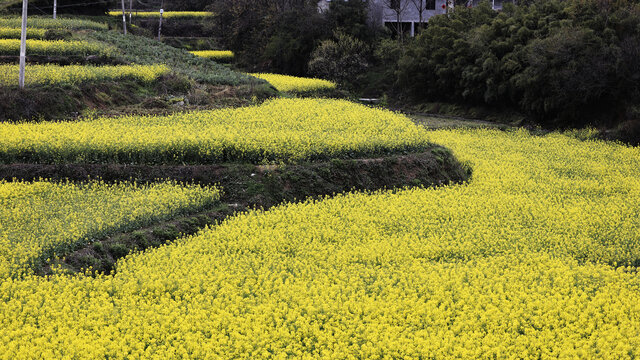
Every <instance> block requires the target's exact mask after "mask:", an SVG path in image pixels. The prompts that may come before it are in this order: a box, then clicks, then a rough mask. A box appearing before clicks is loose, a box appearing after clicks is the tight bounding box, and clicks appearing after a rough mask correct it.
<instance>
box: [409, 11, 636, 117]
mask: <svg viewBox="0 0 640 360" xmlns="http://www.w3.org/2000/svg"><path fill="white" fill-rule="evenodd" d="M639 39H640V6H639V5H637V4H635V3H632V2H629V1H625V0H620V1H616V2H613V1H611V2H609V1H600V0H567V1H560V0H539V1H535V2H533V3H531V4H530V5H525V6H517V7H516V6H513V5H510V4H505V7H504V10H503V11H502V12H495V11H493V10H491V8H490V6H489V5H488V3H484V4H481V5H480V6H478V7H475V8H471V9H466V8H458V9H456V11H455V12H453V13H452V14H451V15H450V16H437V17H434V18H432V19H431V20H430V22H429V26H428V27H427V29H426V30H425V31H423V32H422V34H420V35H419V36H418V37H417V38H416V39H415V41H413V42H411V43H409V44H408V45H407V47H406V52H405V55H404V56H403V57H402V58H401V60H400V61H399V63H398V77H397V80H398V85H399V87H400V88H402V89H405V90H406V91H407V92H408V93H409V94H411V95H413V96H414V97H415V98H417V99H420V100H423V101H424V100H429V101H432V100H444V101H450V102H465V103H469V104H480V105H491V106H500V107H511V108H517V109H519V110H521V111H523V112H525V113H526V114H528V115H529V116H530V117H531V118H532V119H533V120H535V121H536V122H538V123H541V124H543V125H546V126H553V127H568V126H584V125H587V124H593V125H612V124H613V123H615V122H618V121H621V120H623V118H624V114H625V109H626V107H628V106H629V105H630V104H633V103H634V102H637V101H638V99H640V96H639V80H640V66H639V64H640V60H639V56H638V55H639V51H640V50H639V45H640V40H639Z"/></svg>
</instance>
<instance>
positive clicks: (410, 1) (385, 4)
mask: <svg viewBox="0 0 640 360" xmlns="http://www.w3.org/2000/svg"><path fill="white" fill-rule="evenodd" d="M331 1H341V0H320V1H319V2H318V9H319V10H320V11H327V10H328V9H329V5H330V4H331ZM342 1H349V0H342ZM353 1H357V0H353ZM363 1H366V0H363ZM489 1H490V4H492V6H493V8H494V10H500V9H502V3H503V0H489ZM504 1H505V2H506V1H512V0H504ZM368 2H369V14H370V16H371V21H372V22H373V23H375V24H379V25H384V26H388V27H391V28H393V29H399V28H402V29H403V31H404V32H407V33H409V34H410V35H411V36H414V35H415V33H416V27H417V26H419V25H420V22H422V23H426V22H428V21H429V18H431V17H432V16H435V15H441V14H446V13H447V11H451V10H452V9H453V6H454V0H368ZM479 2H480V0H469V1H468V2H467V3H466V6H475V5H477V4H478V3H479ZM447 6H448V7H449V9H447ZM421 10H422V17H421V16H420V15H421V14H420V12H421ZM398 23H400V24H401V25H400V26H398Z"/></svg>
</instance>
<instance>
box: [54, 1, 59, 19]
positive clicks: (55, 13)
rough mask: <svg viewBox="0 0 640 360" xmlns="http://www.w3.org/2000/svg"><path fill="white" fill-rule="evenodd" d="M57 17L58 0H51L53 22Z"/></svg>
mask: <svg viewBox="0 0 640 360" xmlns="http://www.w3.org/2000/svg"><path fill="white" fill-rule="evenodd" d="M57 15H58V0H53V19H54V20H55V19H56V17H57Z"/></svg>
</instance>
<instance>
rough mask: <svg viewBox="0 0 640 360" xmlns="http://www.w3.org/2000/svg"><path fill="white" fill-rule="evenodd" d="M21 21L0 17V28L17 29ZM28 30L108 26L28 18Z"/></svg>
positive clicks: (66, 20)
mask: <svg viewBox="0 0 640 360" xmlns="http://www.w3.org/2000/svg"><path fill="white" fill-rule="evenodd" d="M21 22H22V19H21V18H20V17H0V27H12V28H19V27H20V26H21ZM27 27H28V28H41V29H69V30H80V29H88V30H108V29H109V26H108V25H107V24H105V23H99V22H95V21H91V20H81V19H65V18H58V19H55V20H54V19H52V18H50V17H37V16H29V18H28V19H27Z"/></svg>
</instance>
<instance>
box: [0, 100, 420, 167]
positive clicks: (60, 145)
mask: <svg viewBox="0 0 640 360" xmlns="http://www.w3.org/2000/svg"><path fill="white" fill-rule="evenodd" d="M425 135H426V130H424V129H422V128H420V127H418V126H416V125H415V124H413V123H412V122H411V121H410V120H409V119H407V118H406V117H404V116H401V115H399V114H396V113H393V112H391V111H386V110H380V109H374V108H369V107H366V106H363V105H358V104H354V103H351V102H348V101H343V100H328V99H303V100H296V99H275V100H270V101H267V102H265V103H263V104H262V105H258V106H249V107H243V108H237V109H230V108H226V109H218V110H212V111H200V112H193V113H184V114H173V115H169V116H127V117H120V118H98V119H93V120H86V121H71V122H55V123H51V122H48V123H47V122H42V123H26V122H25V123H20V124H9V123H5V124H0V162H5V163H9V162H15V161H29V162H49V163H51V162H55V163H63V162H92V163H95V162H102V163H108V162H115V163H123V162H124V163H152V164H156V163H216V162H225V161H249V162H253V163H263V162H295V161H301V160H311V159H318V158H322V159H326V158H331V157H353V156H357V155H363V154H366V155H372V154H374V155H375V154H382V153H386V152H398V151H404V150H407V149H420V148H424V147H425V146H426V145H427V142H426V140H425Z"/></svg>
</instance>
